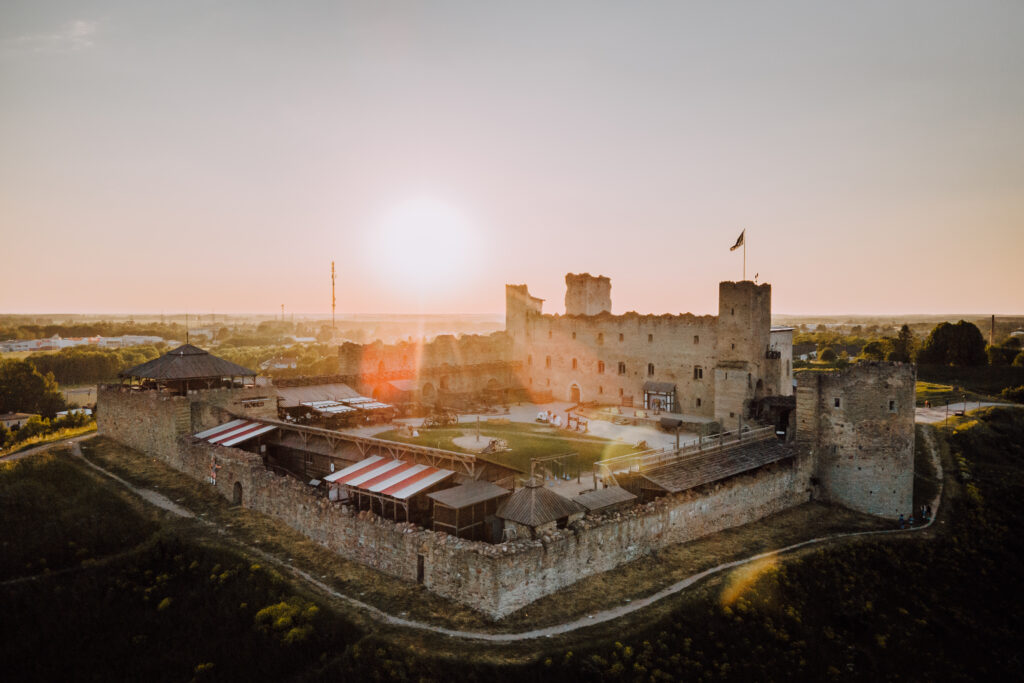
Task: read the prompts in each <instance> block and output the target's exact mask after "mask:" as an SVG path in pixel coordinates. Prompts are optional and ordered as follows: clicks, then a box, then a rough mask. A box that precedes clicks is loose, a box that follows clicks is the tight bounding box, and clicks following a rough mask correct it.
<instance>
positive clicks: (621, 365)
mask: <svg viewBox="0 0 1024 683" xmlns="http://www.w3.org/2000/svg"><path fill="white" fill-rule="evenodd" d="M619 374H620V375H625V374H626V364H625V363H619Z"/></svg>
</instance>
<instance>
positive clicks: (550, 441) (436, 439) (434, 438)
mask: <svg viewBox="0 0 1024 683" xmlns="http://www.w3.org/2000/svg"><path fill="white" fill-rule="evenodd" d="M419 433H420V435H419V437H417V438H412V437H409V436H404V435H402V434H400V433H399V431H398V430H394V429H393V430H390V431H387V432H383V433H381V434H377V435H376V438H378V439H387V440H389V441H398V442H401V443H410V444H417V445H420V446H431V447H433V448H444V449H446V450H450V451H457V452H460V453H465V452H468V451H466V450H465V449H463V448H460V447H458V446H456V445H455V443H454V442H453V441H452V439H454V438H456V437H459V436H463V435H467V436H471V435H474V434H476V423H469V422H467V423H465V424H461V425H459V426H458V427H450V428H449V427H446V428H441V429H420V430H419ZM480 438H481V439H485V438H486V439H504V440H505V441H507V442H508V446H509V448H510V449H511V450H508V451H505V452H504V453H498V454H493V455H487V456H485V457H487V458H488V459H490V460H493V461H495V462H499V463H502V464H506V465H511V466H512V467H515V468H518V469H520V470H522V471H523V472H529V471H530V459H531V458H536V457H540V456H544V455H556V454H559V453H568V452H570V451H573V452H576V453H577V454H578V456H579V466H580V469H581V470H582V471H583V472H587V471H589V469H590V467H591V466H592V465H593V464H594V463H595V462H597V461H598V460H603V459H605V458H612V457H615V456H619V455H625V454H626V453H631V452H633V451H634V450H635V448H633V446H632V445H630V444H625V443H621V442H618V441H610V440H608V439H600V438H597V437H591V436H586V435H583V434H575V433H567V432H564V431H561V430H558V429H554V428H552V427H548V426H547V425H541V424H529V423H524V422H510V423H507V424H494V423H490V422H481V423H480Z"/></svg>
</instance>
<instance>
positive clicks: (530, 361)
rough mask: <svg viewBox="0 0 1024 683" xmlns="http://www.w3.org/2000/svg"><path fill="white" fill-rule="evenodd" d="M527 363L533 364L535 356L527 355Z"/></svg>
mask: <svg viewBox="0 0 1024 683" xmlns="http://www.w3.org/2000/svg"><path fill="white" fill-rule="evenodd" d="M526 364H527V365H533V356H527V357H526Z"/></svg>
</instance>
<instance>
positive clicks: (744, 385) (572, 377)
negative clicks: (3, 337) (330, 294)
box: [97, 274, 915, 619]
mask: <svg viewBox="0 0 1024 683" xmlns="http://www.w3.org/2000/svg"><path fill="white" fill-rule="evenodd" d="M566 284H567V292H566V313H565V315H547V314H544V313H543V311H542V304H543V302H542V300H540V299H537V298H535V297H533V296H531V295H530V293H529V291H528V290H527V288H526V286H525V285H508V286H507V287H506V300H507V308H506V331H505V332H504V333H497V334H494V335H490V336H487V337H479V336H470V337H462V338H458V339H456V338H454V337H450V336H447V337H444V336H443V337H438V338H437V339H435V340H433V341H432V342H429V343H411V342H410V343H406V344H396V345H384V344H380V343H375V344H368V345H362V346H360V345H354V344H345V345H343V346H341V347H340V348H339V351H338V373H337V375H336V376H333V377H331V378H329V380H309V381H307V382H302V381H299V382H294V381H293V382H291V383H290V384H291V386H286V387H276V386H273V385H271V384H270V383H269V382H266V381H263V380H262V379H261V378H256V377H255V373H253V372H251V371H246V370H245V369H244V368H238V366H232V365H231V364H228V365H221V364H220V363H218V362H217V361H219V360H220V359H217V358H216V357H215V356H212V355H209V354H206V352H204V351H202V350H201V349H195V347H189V349H185V351H182V350H181V349H177V350H175V351H174V352H171V353H169V354H167V355H166V356H164V357H162V359H158V360H157V361H151V362H150V363H148V364H145V365H144V366H139V367H138V368H133V369H131V370H128V371H125V373H123V379H122V382H121V383H120V384H114V385H108V386H103V387H101V388H100V390H99V394H98V410H97V415H98V422H99V427H100V431H101V433H102V434H104V435H106V436H109V437H110V438H113V439H115V440H117V441H120V442H121V443H124V444H126V445H128V446H130V447H132V448H135V449H137V450H140V451H142V452H144V453H147V454H149V455H153V456H155V457H159V458H160V459H162V460H163V461H165V462H166V463H168V464H170V465H171V466H172V467H174V468H176V469H178V470H180V471H182V472H184V473H186V474H188V475H190V476H192V477H193V478H194V479H195V480H196V481H197V485H215V486H216V487H217V490H218V491H220V492H221V493H222V495H224V496H225V497H226V498H227V499H229V500H231V501H233V502H234V503H236V504H240V505H244V506H246V507H249V508H252V509H255V510H258V511H260V512H263V513H266V514H270V515H273V516H275V517H277V518H279V519H281V520H283V521H284V522H285V523H287V524H289V525H290V526H292V527H293V528H295V529H297V530H299V531H301V532H302V533H304V534H306V535H307V536H308V537H309V538H311V539H313V540H314V541H316V542H318V543H320V544H322V545H324V546H325V547H327V548H329V549H331V550H332V551H334V552H337V553H338V554H339V555H341V556H343V557H346V558H348V559H351V560H354V561H357V562H360V563H363V564H365V565H368V566H370V567H373V568H375V569H377V570H379V571H381V572H384V573H386V574H389V575H392V576H394V577H397V578H399V579H403V580H409V581H417V582H419V583H421V584H422V585H423V586H425V587H426V588H427V589H428V590H431V591H432V592H434V593H436V594H438V595H441V596H444V597H446V598H449V599H452V600H455V601H457V602H460V603H463V604H466V605H469V606H471V607H473V608H475V609H478V610H480V611H481V612H483V613H485V614H488V615H489V616H491V617H492V618H496V619H497V618H501V617H503V616H505V615H507V614H509V613H511V612H514V611H516V610H518V609H520V608H522V607H523V606H525V605H527V604H529V603H530V602H532V601H534V600H536V599H538V598H540V597H542V596H545V595H548V594H550V593H553V592H556V591H558V590H559V589H561V588H564V587H566V586H568V585H570V584H572V583H574V582H576V581H578V580H580V579H582V578H585V577H587V576H591V575H594V574H597V573H600V572H604V571H609V570H612V569H614V568H616V567H618V566H620V565H622V564H624V563H626V562H630V561H632V560H635V559H638V558H640V557H642V556H644V555H646V554H649V553H651V552H653V551H656V550H658V549H660V548H664V547H666V546H669V545H672V544H676V543H682V542H686V541H689V540H693V539H696V538H699V537H701V536H705V535H707V534H711V533H715V532H717V531H721V530H723V529H726V528H729V527H732V526H737V525H740V524H745V523H748V522H751V521H755V520H757V519H760V518H763V517H765V516H767V515H770V514H773V513H775V512H779V511H781V510H784V509H786V508H789V507H792V506H795V505H799V504H801V503H804V502H807V501H809V500H812V499H816V500H822V501H827V502H831V503H834V504H838V505H843V506H846V507H849V508H852V509H855V510H859V511H862V512H866V513H869V514H874V515H880V516H884V517H890V518H895V517H896V516H897V515H898V514H900V513H906V512H909V511H910V509H911V506H912V492H913V438H914V427H913V420H914V417H913V415H914V383H915V368H914V366H913V365H910V364H899V363H859V364H856V365H853V366H851V367H849V368H848V369H845V370H842V371H837V372H800V373H796V375H795V376H794V375H793V373H792V367H791V356H792V330H791V329H789V328H773V327H772V326H771V322H770V321H771V288H770V286H769V285H756V284H754V283H752V282H723V283H721V285H720V287H719V311H718V315H717V316H694V315H690V314H683V315H664V316H652V315H640V314H637V313H626V314H624V315H614V314H612V313H611V283H610V281H609V280H608V278H604V277H593V276H590V275H587V274H584V275H571V274H570V275H568V276H567V277H566ZM204 354H205V355H204ZM328 381H329V382H330V383H328ZM794 385H795V392H794ZM333 387H343V388H344V390H345V391H347V392H348V393H347V394H345V395H340V394H338V393H337V391H334V390H333V389H332V388H333ZM338 391H340V389H339V390H338ZM332 392H333V393H332ZM551 398H554V399H557V400H562V401H570V402H572V403H573V404H578V407H579V408H580V409H582V408H584V407H589V409H590V410H592V411H598V412H599V411H601V410H614V411H620V413H621V412H623V411H626V410H631V411H633V413H634V414H636V415H639V416H641V417H638V418H637V419H642V418H643V416H645V415H657V416H660V417H664V416H666V415H668V416H672V419H675V420H678V423H679V424H686V425H694V426H697V427H700V428H701V433H702V436H701V440H700V441H699V442H698V443H694V444H688V445H683V446H680V447H678V448H676V449H673V448H665V449H661V450H653V451H644V452H640V453H637V454H634V455H629V456H622V457H621V458H618V459H611V460H607V461H601V462H599V463H598V467H596V468H595V474H594V490H593V491H591V492H590V493H587V494H584V495H580V496H575V497H574V498H573V499H569V498H565V497H561V496H559V495H558V494H555V493H553V492H551V491H548V490H546V489H545V488H544V487H543V486H541V485H540V483H539V482H538V481H537V480H532V479H530V478H529V477H528V474H527V473H524V472H519V471H518V470H516V469H515V468H511V467H508V466H506V465H503V464H502V463H501V461H500V459H498V458H494V457H485V456H480V455H473V454H468V453H457V452H452V451H446V450H443V449H439V448H427V447H424V446H417V445H410V444H402V443H397V442H394V441H383V440H380V439H376V438H373V437H367V436H363V435H360V433H358V432H356V431H353V430H345V429H340V430H339V429H333V428H331V426H330V423H320V424H319V426H318V425H312V424H303V423H301V422H297V421H296V420H294V419H293V418H292V417H291V413H290V412H289V411H290V410H292V409H293V408H294V407H295V406H300V407H303V408H304V407H306V406H310V407H311V410H323V411H328V412H329V411H334V412H333V413H332V414H344V415H356V416H358V417H357V423H360V424H361V423H362V421H363V420H370V419H371V418H373V417H374V416H378V415H379V414H380V410H381V409H380V408H375V406H384V407H385V408H390V406H391V403H392V402H393V403H394V404H405V405H412V406H416V405H418V406H437V405H445V406H453V407H456V408H457V407H459V406H474V405H479V403H480V401H491V402H497V403H501V402H509V401H517V400H531V399H532V400H534V401H539V402H542V401H545V400H550V399H551ZM613 414H614V413H613ZM766 415H767V416H768V421H767V422H759V421H758V418H759V417H764V416H766ZM384 419H387V418H384ZM311 483H312V484H317V486H311Z"/></svg>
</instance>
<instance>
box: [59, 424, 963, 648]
mask: <svg viewBox="0 0 1024 683" xmlns="http://www.w3.org/2000/svg"><path fill="white" fill-rule="evenodd" d="M921 431H922V434H923V435H924V439H925V441H926V444H927V448H928V451H929V454H930V457H931V459H932V463H933V465H934V467H935V471H936V472H937V473H938V474H937V478H938V480H939V489H938V493H937V494H936V496H935V499H934V500H933V501H932V511H933V514H932V518H931V519H930V520H929V521H928V523H927V524H923V525H921V526H915V527H913V528H910V529H887V530H882V531H858V532H850V533H840V534H832V535H830V536H821V537H817V538H811V539H808V540H806V541H801V542H799V543H794V544H792V545H788V546H785V547H783V548H778V549H776V550H771V551H768V552H764V553H759V554H757V555H751V556H749V557H745V558H742V559H739V560H734V561H732V562H725V563H722V564H719V565H717V566H715V567H711V568H709V569H705V570H704V571H702V572H698V573H696V574H692V575H690V576H688V577H686V578H685V579H682V580H680V581H677V582H676V583H673V584H672V585H670V586H667V587H666V588H663V589H662V590H660V591H658V592H656V593H653V594H651V595H648V596H646V597H643V598H636V599H633V600H632V601H631V602H629V603H625V604H621V605H618V606H616V607H612V608H610V609H606V610H602V611H599V612H594V613H593V614H589V615H587V616H585V617H580V618H577V619H573V620H570V621H566V622H563V623H561V624H555V625H553V626H546V627H543V628H536V629H530V630H527V631H518V632H515V633H488V632H485V631H464V630H459V629H450V628H444V627H443V626H436V625H434V624H427V623H424V622H421V621H415V620H412V619H404V618H402V617H397V616H395V615H393V614H389V613H387V612H385V611H383V610H381V609H379V608H377V607H374V606H373V605H370V604H367V603H365V602H363V601H361V600H357V599H355V598H353V597H351V596H348V595H345V594H343V593H339V592H338V591H336V590H335V589H333V588H331V587H330V586H329V585H327V584H326V583H324V582H323V581H321V580H319V579H317V578H316V577H314V576H313V575H311V574H309V573H308V572H305V571H303V570H301V569H298V568H297V567H294V566H292V565H290V564H289V563H287V562H284V561H282V560H281V559H279V558H277V557H275V556H273V555H271V554H269V553H267V552H266V551H263V550H260V549H259V548H255V547H253V546H250V545H248V544H246V543H242V542H241V541H238V540H237V539H233V540H234V541H235V542H236V543H238V545H240V546H241V547H243V548H245V550H246V551H247V552H250V553H252V554H254V555H256V556H258V557H260V558H261V559H263V560H264V561H266V562H269V563H272V564H274V565H275V566H277V567H280V568H282V569H284V570H286V571H288V572H290V573H292V574H294V575H296V576H298V577H300V578H302V579H303V580H304V581H306V582H307V583H308V584H310V585H311V586H313V587H315V588H316V589H317V590H318V591H320V592H322V593H324V594H325V595H328V596H330V597H332V598H334V599H336V600H340V601H342V602H345V603H347V604H349V605H352V606H353V607H356V608H358V609H359V610H361V611H363V612H364V613H366V614H368V615H369V616H371V617H372V618H373V619H374V620H376V621H378V622H380V623H383V624H387V625H389V626H398V627H402V628H408V629H413V630H417V631H426V632H430V633H435V634H438V635H443V636H449V637H452V638H459V639H463V640H475V641H485V642H490V643H511V642H521V641H524V640H532V639H536V638H551V637H554V636H558V635H563V634H566V633H571V632H573V631H579V630H582V629H586V628H589V627H591V626H594V625H597V624H601V623H605V622H609V621H612V620H615V619H620V618H621V617H624V616H626V615H630V614H633V613H635V612H639V611H640V610H642V609H644V608H646V607H649V606H650V605H653V604H654V603H656V602H658V601H660V600H663V599H665V598H667V597H669V596H672V595H676V594H677V593H680V592H681V591H683V590H686V589H687V588H689V587H690V586H693V585H694V584H696V583H698V582H700V581H702V580H703V579H706V578H707V577H709V576H713V575H715V574H720V573H722V572H726V571H728V570H730V569H734V568H736V567H741V566H743V565H745V564H749V563H752V562H757V561H759V560H763V559H766V558H769V557H775V556H779V555H783V554H787V553H792V552H794V551H796V550H799V549H801V548H806V547H808V546H812V545H818V544H823V543H833V542H837V541H843V540H848V539H852V538H857V537H862V536H883V535H901V536H908V535H909V534H913V533H916V532H920V531H923V530H925V529H927V528H928V527H930V526H931V525H932V524H933V523H934V521H935V517H936V516H937V515H938V511H939V504H940V502H941V500H942V478H943V474H942V464H941V462H940V461H939V457H938V449H937V446H936V443H935V435H934V434H933V432H932V428H931V427H928V426H926V427H924V428H923V429H922V430H921ZM54 445H57V444H54ZM72 454H73V455H74V456H75V457H77V458H80V459H81V460H82V461H83V462H85V463H86V464H88V465H89V466H90V467H92V468H93V469H95V470H97V471H99V472H100V473H102V474H104V475H105V476H107V477H110V479H111V480H112V481H115V482H117V483H118V484H119V485H121V486H123V487H125V488H126V489H128V490H129V491H131V492H133V493H134V494H136V495H138V496H140V497H141V498H143V499H144V500H145V501H147V502H149V503H151V504H153V505H156V506H157V507H160V508H161V509H163V510H166V511H168V512H170V513H172V514H174V515H177V516H180V517H189V518H193V519H195V520H196V521H198V522H201V523H203V524H204V525H207V526H209V527H212V528H214V529H215V530H217V531H218V532H220V533H225V534H227V532H226V531H225V530H224V529H221V528H220V527H218V526H217V525H216V524H214V523H213V522H211V521H209V520H205V519H201V518H196V517H195V515H194V514H193V513H192V512H191V511H189V510H187V509H185V508H183V507H181V506H180V505H177V504H176V503H174V502H172V501H171V500H170V499H168V498H167V497H166V496H164V495H162V494H160V493H157V492H156V491H152V490H150V489H143V488H138V487H136V486H133V485H132V484H131V483H129V482H127V481H125V480H124V479H122V478H121V477H118V476H117V475H115V474H113V473H112V472H109V471H107V470H106V469H104V468H102V467H100V466H99V465H97V464H95V463H93V462H90V461H89V460H88V459H87V458H85V457H83V456H82V450H81V448H80V447H79V444H78V443H77V441H76V442H75V443H73V444H72Z"/></svg>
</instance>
